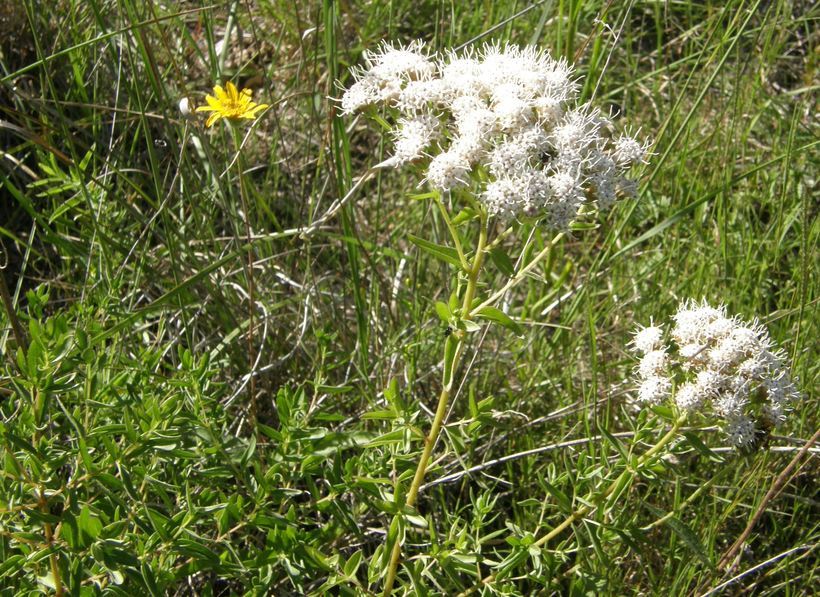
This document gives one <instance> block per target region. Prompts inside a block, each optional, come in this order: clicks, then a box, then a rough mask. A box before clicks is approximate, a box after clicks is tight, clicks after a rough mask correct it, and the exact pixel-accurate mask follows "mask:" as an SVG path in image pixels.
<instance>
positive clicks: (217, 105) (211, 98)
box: [205, 95, 222, 110]
mask: <svg viewBox="0 0 820 597" xmlns="http://www.w3.org/2000/svg"><path fill="white" fill-rule="evenodd" d="M205 101H206V102H208V105H209V106H210V107H211V108H213V109H214V110H220V109H222V102H220V101H219V100H218V99H216V98H215V97H214V96H212V95H206V96H205Z"/></svg>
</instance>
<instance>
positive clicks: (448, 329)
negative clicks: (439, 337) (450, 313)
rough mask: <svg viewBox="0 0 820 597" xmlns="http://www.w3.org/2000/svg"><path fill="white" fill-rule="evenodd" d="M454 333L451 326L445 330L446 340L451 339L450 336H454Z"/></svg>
mask: <svg viewBox="0 0 820 597" xmlns="http://www.w3.org/2000/svg"><path fill="white" fill-rule="evenodd" d="M452 333H453V328H452V327H450V326H449V325H448V326H447V327H446V328H444V337H445V338H447V337H449V336H450V334H452Z"/></svg>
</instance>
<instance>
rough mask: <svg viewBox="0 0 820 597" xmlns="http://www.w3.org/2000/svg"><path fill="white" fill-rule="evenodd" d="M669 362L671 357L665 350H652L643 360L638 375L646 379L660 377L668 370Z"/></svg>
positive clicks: (639, 365)
mask: <svg viewBox="0 0 820 597" xmlns="http://www.w3.org/2000/svg"><path fill="white" fill-rule="evenodd" d="M668 362H669V355H668V354H666V351H665V350H663V349H660V350H650V351H649V352H647V353H646V354H645V355H643V358H641V362H640V363H639V364H638V374H639V375H640V376H641V377H642V378H644V379H646V378H648V377H654V376H656V375H660V374H662V373H663V372H664V371H665V370H666V366H667V364H668Z"/></svg>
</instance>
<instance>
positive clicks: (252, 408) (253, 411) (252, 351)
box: [230, 124, 259, 443]
mask: <svg viewBox="0 0 820 597" xmlns="http://www.w3.org/2000/svg"><path fill="white" fill-rule="evenodd" d="M230 129H231V135H232V137H233V142H234V147H235V148H236V169H237V172H238V175H239V198H240V201H241V202H242V214H243V218H242V223H243V224H244V225H245V237H246V242H247V243H248V244H250V243H251V242H252V241H253V234H252V232H251V225H250V221H249V219H250V212H249V211H248V200H247V198H246V197H245V192H246V191H245V180H244V170H245V165H244V160H243V159H242V139H241V135H240V134H239V131H237V130H236V128H234V126H233V124H231V125H230ZM237 244H240V245H241V243H240V242H239V239H238V238H237ZM253 255H254V253H253V249H251V250H250V251H248V253H247V258H248V260H247V263H246V264H245V278H246V280H247V283H248V375H249V378H248V394H249V396H248V397H249V404H248V424H249V425H250V428H251V433H253V435H254V437H255V438H256V441H257V443H258V442H259V425H258V424H257V420H258V416H259V415H258V411H257V404H256V377H255V376H254V374H253V369H254V363H255V362H256V343H255V342H254V337H253V328H254V321H253V319H254V317H253V316H254V280H253Z"/></svg>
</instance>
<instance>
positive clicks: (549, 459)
mask: <svg viewBox="0 0 820 597" xmlns="http://www.w3.org/2000/svg"><path fill="white" fill-rule="evenodd" d="M0 4H2V3H0ZM0 13H2V14H3V16H2V17H0V40H2V41H0V140H1V141H2V145H1V146H2V153H0V241H2V259H0V265H1V266H3V270H2V275H3V278H4V281H5V286H6V287H7V288H6V290H7V293H6V295H7V296H6V297H5V298H7V299H8V303H9V305H10V308H9V309H2V310H0V356H2V361H3V364H2V373H1V374H0V454H2V462H3V464H2V475H0V591H2V594H8V595H16V594H30V593H36V592H38V591H45V592H58V593H60V592H63V593H70V594H89V595H92V594H98V593H107V594H121V595H134V594H152V595H161V594H176V593H179V594H203V595H230V594H259V595H263V594H309V593H313V594H322V593H331V594H333V593H340V594H368V593H376V592H378V591H379V590H380V587H381V582H382V580H383V575H384V572H385V569H386V565H387V559H388V554H387V553H386V552H385V550H384V547H383V545H384V544H385V539H386V538H387V539H388V540H389V541H390V540H395V537H396V536H397V535H401V534H403V536H404V544H403V554H404V556H403V560H402V565H401V568H400V571H399V575H398V578H397V584H396V593H397V594H401V592H406V593H418V594H438V593H443V594H455V593H459V592H461V591H469V590H471V589H473V588H476V589H477V593H481V592H483V593H484V594H491V591H492V590H496V591H498V592H501V593H508V594H533V593H536V594H537V593H545V594H566V593H572V594H581V593H584V594H586V593H591V594H613V595H619V594H627V593H628V594H631V593H648V594H654V593H659V592H664V593H669V594H696V593H697V594H701V593H707V592H709V591H711V590H718V591H719V590H726V591H728V592H730V593H741V592H754V593H755V594H778V595H780V594H786V595H790V594H805V593H807V592H810V591H811V589H810V587H811V586H814V584H816V582H817V574H818V571H817V565H816V563H815V561H816V553H815V552H816V544H817V539H818V518H817V515H816V512H817V497H816V488H815V486H816V473H817V466H816V458H817V449H818V448H817V447H816V446H815V447H811V448H809V450H808V452H807V453H805V454H803V455H802V456H801V457H799V458H798V460H797V462H796V463H795V466H793V467H792V468H790V469H787V466H788V465H789V463H790V462H791V461H792V459H793V458H795V457H796V456H797V455H798V454H799V451H800V449H801V448H802V447H803V446H804V444H805V443H806V441H807V440H808V439H809V438H811V437H812V436H813V435H814V434H815V432H816V430H817V428H818V418H817V401H816V395H815V392H814V388H815V387H816V386H815V383H816V382H817V378H818V364H817V363H818V353H817V349H816V341H814V338H816V337H817V335H818V326H817V321H818V319H817V311H816V303H817V293H818V285H817V281H816V280H817V277H816V275H814V274H815V269H816V262H817V241H818V235H819V234H820V228H818V225H817V221H816V211H817V210H816V204H815V203H816V202H814V201H813V200H812V199H813V196H812V193H813V190H814V187H815V183H816V181H815V177H816V171H817V165H818V164H817V158H816V156H817V124H816V122H815V118H814V115H815V112H816V94H817V89H818V82H817V70H816V69H817V53H816V51H814V45H816V31H815V29H816V27H815V26H814V25H815V23H816V21H817V18H818V16H820V14H818V10H817V8H816V7H815V6H814V4H812V3H810V2H786V1H779V2H768V3H764V2H760V1H757V2H743V1H733V2H700V3H695V2H673V3H662V2H628V3H626V2H625V3H618V2H615V3H611V2H602V1H600V0H589V1H582V0H577V1H564V0H561V1H546V2H540V3H533V4H526V3H517V2H513V1H499V2H475V3H459V2H454V3H447V2H410V1H409V0H396V1H393V2H389V3H378V2H375V3H367V2H331V1H330V0H326V1H324V2H305V3H300V2H294V3H285V2H272V1H270V0H255V1H254V2H246V3H231V4H227V5H225V4H219V5H218V6H217V5H210V4H207V5H206V4H200V3H194V2H181V3H170V4H163V3H155V2H135V1H134V0H120V1H119V2H101V1H100V0H89V1H88V2H77V1H75V0H59V1H57V2H53V3H45V4H43V3H39V2H34V1H30V0H26V1H24V2H6V3H5V4H4V5H3V10H2V11H0ZM415 38H423V39H425V40H426V41H427V42H428V43H429V44H430V45H431V46H432V47H433V48H436V49H445V48H450V47H459V46H462V45H466V44H477V43H481V42H483V41H493V40H495V41H501V42H504V41H509V42H514V43H519V44H528V43H532V44H537V45H538V46H540V47H543V48H547V49H549V50H550V51H551V52H552V53H553V55H554V56H556V57H566V58H567V59H569V60H570V61H572V62H573V63H574V64H575V65H576V69H577V71H578V73H579V75H581V76H582V77H583V79H582V81H583V82H584V86H583V92H582V94H583V97H584V98H585V99H593V98H594V100H595V103H596V104H597V105H599V106H603V107H604V108H607V109H609V108H611V109H612V110H613V111H614V112H615V113H617V114H618V116H617V121H618V125H619V126H621V127H623V128H627V129H630V130H636V129H638V128H640V129H641V134H642V135H644V136H647V137H650V138H653V139H654V145H653V147H652V151H653V152H654V155H653V156H652V157H651V159H650V160H649V162H650V164H649V166H648V167H647V168H646V170H645V172H644V176H643V178H642V182H641V194H640V198H639V199H638V200H637V201H633V202H624V203H621V204H619V206H618V207H617V208H616V209H615V210H614V211H613V212H611V213H610V214H608V215H607V216H605V217H602V218H601V219H600V221H599V222H598V224H599V225H598V226H597V229H595V230H585V231H579V232H577V233H575V234H574V235H573V236H572V237H571V238H569V239H567V240H566V241H565V242H563V243H561V244H560V245H558V246H557V247H556V248H555V250H554V251H553V252H552V253H551V254H550V257H549V260H548V261H547V262H545V263H544V264H543V267H539V268H538V269H537V271H535V272H533V275H532V276H530V278H528V279H527V280H526V281H525V282H524V283H522V284H521V285H519V286H518V287H516V288H515V289H514V290H513V291H512V292H511V293H510V295H509V297H508V300H509V302H510V304H511V305H512V306H513V309H514V312H515V313H520V314H521V318H520V323H521V325H522V326H523V327H524V333H523V335H521V336H520V337H517V336H516V335H514V334H511V333H510V332H509V331H507V330H504V329H502V328H500V327H499V328H488V327H485V328H483V329H482V330H481V332H480V333H477V334H474V335H473V336H472V339H471V340H470V342H469V343H468V344H467V345H466V349H465V354H464V357H463V358H462V365H461V367H460V369H459V371H458V372H457V377H456V383H455V384H454V388H455V389H454V393H453V397H452V402H451V410H450V412H449V413H448V417H447V420H446V424H445V425H444V428H443V431H442V435H441V438H440V440H439V442H438V445H437V446H436V449H435V451H434V452H433V454H434V455H433V459H432V461H431V467H430V469H429V470H428V472H427V476H426V478H425V484H424V485H422V488H421V492H420V498H419V501H418V503H417V504H416V508H414V509H410V510H408V511H405V512H401V506H400V504H401V503H403V502H402V499H401V498H402V495H401V492H402V491H406V488H407V486H408V485H409V477H412V475H413V471H414V470H415V467H416V462H417V460H418V454H419V453H420V452H421V448H422V444H423V437H424V433H425V432H426V431H427V429H428V428H429V421H430V419H431V418H432V412H431V411H432V410H433V409H435V403H436V397H437V396H438V394H439V391H440V390H441V383H440V379H441V373H440V358H441V356H440V355H441V353H440V351H441V345H442V342H443V339H444V336H445V328H444V326H443V325H442V324H441V322H440V321H439V319H438V317H437V316H436V313H435V309H434V304H435V302H436V301H443V302H447V300H448V297H449V296H450V293H451V292H452V291H453V290H454V289H453V288H451V287H450V284H451V278H452V270H451V268H450V266H448V265H447V264H442V263H441V262H439V261H436V260H435V259H433V258H431V257H430V255H429V254H427V253H425V252H424V251H421V250H419V249H418V247H417V246H416V245H414V244H413V243H412V242H411V241H410V240H409V238H410V237H409V235H415V236H419V237H422V238H424V239H426V240H429V241H432V242H436V243H442V244H443V243H446V239H447V238H448V233H447V227H446V226H445V222H444V221H442V219H441V217H440V214H439V212H438V211H437V210H436V209H435V206H434V205H433V204H432V203H431V202H430V201H426V200H423V199H422V200H419V199H417V198H414V197H413V196H414V195H417V194H421V193H423V192H424V191H425V190H426V189H419V188H418V187H417V185H418V180H417V177H415V176H414V175H413V174H412V173H410V172H409V171H408V170H390V171H383V172H380V173H379V174H378V175H376V176H374V177H373V178H372V179H369V180H367V181H364V182H362V183H361V184H360V186H359V187H358V188H354V185H355V184H356V181H357V180H358V178H359V177H360V176H361V175H362V174H364V173H365V172H366V171H367V170H368V168H369V167H370V166H373V165H374V164H376V163H377V162H379V161H381V160H382V159H384V158H385V157H386V155H387V153H386V148H385V146H386V145H388V144H389V138H388V137H387V136H386V135H384V134H381V133H379V132H378V131H377V130H376V129H377V127H376V126H374V125H368V124H366V123H365V122H364V120H363V119H362V120H357V119H354V118H345V119H341V118H339V117H338V113H337V112H338V103H337V102H335V101H333V99H332V98H334V97H339V95H340V94H341V91H340V88H339V86H338V85H342V86H344V85H348V84H349V83H350V78H349V75H348V69H349V67H350V66H352V65H354V64H356V63H357V62H358V60H359V59H360V56H361V52H362V51H363V50H365V49H368V48H374V47H376V46H377V44H378V43H379V42H380V41H381V40H383V39H385V40H398V41H404V42H406V41H409V40H411V39H415ZM228 80H232V81H233V82H235V83H236V84H237V85H238V86H239V87H240V88H242V87H248V88H252V89H253V90H254V100H255V101H258V102H260V103H265V104H270V105H271V108H270V110H269V111H268V112H266V113H265V114H264V115H263V116H262V117H261V118H260V119H259V120H258V121H255V122H253V123H250V122H249V123H248V126H246V127H243V128H242V129H241V130H240V131H239V132H240V135H239V137H238V138H233V137H232V135H231V134H230V132H229V130H230V129H229V128H227V127H220V126H216V127H214V128H213V129H207V130H206V129H205V128H204V126H203V123H204V119H200V118H198V117H186V116H185V115H183V114H182V113H181V112H180V111H179V108H178V106H179V102H180V100H181V99H182V98H184V97H188V98H190V100H191V104H192V105H200V104H202V103H204V96H205V93H209V92H211V89H212V88H213V85H214V84H216V83H221V82H225V81H228ZM337 82H338V84H337ZM236 142H239V143H241V144H242V150H241V151H240V152H239V154H240V155H239V159H237V155H236V154H237V152H236V151H235V147H236V145H235V143H236ZM351 189H354V191H353V192H352V193H350V194H349V199H348V200H346V201H344V202H341V203H339V202H337V200H338V199H339V198H341V197H345V196H346V195H348V193H349V191H351ZM329 212H330V213H332V214H333V215H332V217H327V214H328V213H329ZM530 230H531V228H526V229H525V230H524V232H529V231H530ZM533 239H534V240H533V242H532V243H531V245H530V246H531V247H532V250H533V251H537V250H540V249H541V248H542V247H544V246H545V244H546V243H548V242H549V238H548V237H547V235H543V237H542V236H541V232H540V231H538V230H534V237H533ZM508 248H509V249H510V251H511V253H513V254H514V255H515V251H516V249H517V248H520V246H516V245H515V244H514V243H513V244H510V245H509V246H508ZM492 271H493V272H494V273H491V274H489V275H488V276H487V277H486V278H484V279H483V280H482V284H483V285H481V286H480V287H479V293H481V294H482V295H483V296H487V295H488V294H490V293H491V292H492V290H493V289H494V288H498V287H499V286H500V285H501V284H502V283H503V282H504V280H505V277H504V273H503V272H501V271H497V270H492ZM0 290H2V287H0ZM685 298H695V299H700V298H706V299H708V300H709V301H710V302H711V303H713V304H716V303H721V302H722V303H725V304H727V306H728V310H729V312H730V313H741V314H743V315H744V316H745V317H746V318H749V319H750V318H752V317H753V316H755V315H760V316H761V317H762V318H763V323H764V324H765V325H766V326H767V328H768V329H769V331H770V333H771V335H772V337H773V338H774V339H775V341H777V342H778V343H779V344H780V346H782V347H783V348H784V349H785V350H786V351H787V353H788V357H789V360H790V365H791V368H792V372H793V374H794V376H795V377H796V378H797V379H798V380H799V383H798V385H799V387H800V388H801V389H802V391H803V401H802V403H801V404H799V405H797V407H796V408H795V410H794V412H793V413H792V414H791V415H790V416H789V419H788V421H787V424H786V426H785V427H784V428H783V429H780V430H778V431H777V432H776V434H774V435H772V436H771V437H769V438H768V439H767V441H766V442H765V445H764V442H761V444H760V445H759V446H757V448H756V449H755V450H752V451H748V452H743V453H738V452H735V451H732V450H730V449H728V446H727V445H726V441H725V439H724V437H723V436H722V435H721V434H720V433H718V432H716V431H717V430H716V429H712V428H708V429H697V430H696V429H694V428H687V430H686V433H685V434H684V435H682V436H681V440H680V441H679V442H678V443H676V444H675V446H674V448H673V450H672V452H671V453H670V455H669V456H668V457H666V458H664V459H662V460H660V461H658V462H655V463H653V466H652V468H646V469H642V470H641V476H640V477H639V478H637V479H635V480H634V482H630V483H628V484H624V485H623V486H618V487H617V489H616V490H613V492H612V493H611V494H607V496H606V499H601V500H600V501H599V502H598V503H595V504H591V506H592V510H591V512H589V513H588V515H585V516H582V517H580V518H579V519H578V520H576V521H574V523H573V524H572V527H571V529H569V530H568V531H566V532H565V533H563V534H561V535H559V536H558V537H556V538H555V539H554V540H553V541H552V542H550V543H549V544H547V545H544V546H536V545H534V543H536V541H537V538H538V537H542V536H544V535H546V534H547V533H549V532H550V531H551V530H552V529H554V528H555V527H556V526H557V525H559V524H560V523H561V522H562V521H563V520H564V519H565V518H566V517H567V515H568V514H569V513H571V512H573V511H576V510H577V509H578V508H579V507H581V506H583V505H584V500H585V499H586V498H588V497H589V496H595V495H598V496H600V494H601V491H602V490H603V489H604V488H606V487H607V486H608V484H609V483H610V482H611V481H612V480H613V479H616V478H619V475H620V474H621V473H622V472H623V471H624V470H625V467H627V466H632V465H634V464H635V463H634V461H630V460H629V456H630V455H631V454H632V453H635V454H640V453H642V452H644V451H645V449H646V448H647V447H648V446H650V445H651V444H652V443H654V441H655V440H656V439H657V438H658V437H659V436H660V435H662V434H663V432H664V430H665V429H666V428H668V423H667V422H666V421H665V419H664V418H663V415H664V413H663V412H660V413H658V412H655V413H652V412H648V411H645V412H641V413H638V412H636V411H635V410H634V409H633V408H632V406H631V403H630V400H629V396H630V392H631V391H632V389H633V388H632V386H631V382H630V381H629V378H630V374H631V371H632V368H633V366H634V359H633V358H632V356H631V355H629V354H628V352H627V350H626V348H625V346H626V344H627V342H628V341H629V339H630V333H631V331H632V330H633V329H634V326H635V324H636V323H643V324H645V323H647V322H649V321H650V319H651V318H653V317H654V318H655V319H656V320H665V319H666V318H667V317H669V316H670V315H671V314H672V313H674V311H675V309H676V307H677V305H678V303H679V302H680V301H681V300H682V299H685ZM9 311H10V312H11V313H13V314H14V316H13V317H11V318H10V317H9ZM15 326H16V327H17V329H15ZM251 372H252V374H249V373H251ZM784 471H785V475H784V474H783V473H784ZM772 487H776V488H779V491H776V492H775V493H774V494H770V495H768V496H767V492H768V491H769V490H770V488H772ZM397 514H403V515H404V516H396V515H397ZM394 520H397V521H399V523H398V524H394V525H392V527H391V523H392V521H394ZM750 521H754V522H755V524H754V527H753V529H752V533H751V534H750V535H749V536H748V538H747V540H746V542H745V544H744V547H743V549H741V550H740V551H739V552H738V553H737V557H736V558H735V559H734V560H733V561H732V565H731V566H730V567H728V568H726V567H724V566H719V564H721V563H722V562H721V558H722V557H723V556H724V555H725V554H727V552H728V551H729V550H730V546H731V545H732V543H733V542H734V541H735V539H736V538H738V536H740V535H741V533H743V531H744V529H745V528H746V527H747V525H748V524H749V523H750ZM388 533H389V536H388ZM502 563H503V564H504V566H506V565H507V564H509V566H508V567H507V568H505V570H506V569H508V570H509V572H508V574H506V575H499V577H498V578H497V579H495V580H494V582H492V583H488V584H487V585H486V586H484V587H481V586H480V582H481V579H484V578H486V577H488V575H490V574H493V573H495V572H497V571H498V570H499V569H501V568H503V566H501V565H502ZM500 567H501V568H500ZM726 583H728V584H726ZM724 585H725V589H724V588H722V587H723V586H724Z"/></svg>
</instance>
